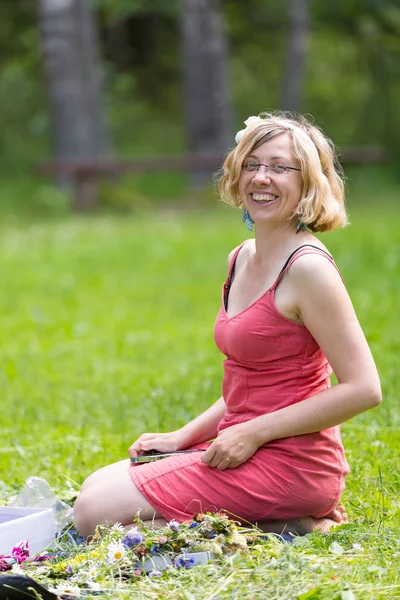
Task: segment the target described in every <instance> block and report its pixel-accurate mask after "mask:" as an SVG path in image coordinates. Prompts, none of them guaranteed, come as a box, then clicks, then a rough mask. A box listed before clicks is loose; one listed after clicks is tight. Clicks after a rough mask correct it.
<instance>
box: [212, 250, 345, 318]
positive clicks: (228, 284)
mask: <svg viewBox="0 0 400 600" xmlns="http://www.w3.org/2000/svg"><path fill="white" fill-rule="evenodd" d="M245 243H246V242H243V243H242V244H240V246H239V247H238V249H237V252H236V254H235V255H234V256H233V258H232V263H231V265H230V268H229V272H228V277H227V280H226V281H225V283H224V285H223V287H222V309H223V311H224V314H225V316H226V318H227V320H228V321H231V320H232V319H235V318H236V317H238V316H240V315H242V314H243V313H245V312H247V311H248V310H249V309H250V308H252V307H253V306H254V305H255V304H257V303H258V302H260V301H261V300H262V299H263V298H264V297H265V296H266V295H267V294H268V293H270V292H272V291H274V289H275V287H276V285H277V284H278V283H279V280H280V279H281V278H282V276H283V275H284V273H285V271H286V270H287V269H288V267H289V266H290V261H291V260H292V258H293V257H294V256H295V255H296V254H297V252H298V251H299V250H301V249H302V248H305V247H307V248H314V249H316V250H319V251H320V252H323V253H324V254H325V255H326V256H328V257H329V258H330V260H332V261H333V257H332V256H331V254H329V252H327V251H326V250H324V249H323V248H320V247H319V246H314V245H313V244H302V245H301V246H299V247H298V248H296V249H295V250H293V252H291V253H290V254H289V256H288V258H287V259H286V261H285V263H284V265H283V267H282V269H281V270H280V271H279V274H278V277H277V278H276V279H275V281H274V282H273V284H272V285H271V286H270V287H269V288H268V289H267V290H265V292H263V293H262V294H261V295H260V296H259V297H258V298H256V299H255V300H254V301H253V302H252V303H251V304H249V306H246V308H244V309H243V310H240V311H239V312H238V313H236V314H235V315H232V316H229V315H228V310H227V306H228V299H229V293H230V290H231V285H232V281H233V277H234V273H235V266H236V260H237V257H238V256H239V252H240V251H241V249H242V248H243V246H244V245H245ZM282 316H283V315H282ZM293 322H294V323H295V321H293Z"/></svg>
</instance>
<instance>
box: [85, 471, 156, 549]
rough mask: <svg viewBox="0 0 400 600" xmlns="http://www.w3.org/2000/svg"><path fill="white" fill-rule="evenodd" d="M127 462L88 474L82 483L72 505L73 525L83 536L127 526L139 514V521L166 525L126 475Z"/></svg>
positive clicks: (127, 474) (127, 473)
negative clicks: (105, 527) (98, 529)
mask: <svg viewBox="0 0 400 600" xmlns="http://www.w3.org/2000/svg"><path fill="white" fill-rule="evenodd" d="M128 469H129V460H122V461H120V462H118V463H114V464H112V465H109V466H107V467H104V468H102V469H99V470H98V471H96V472H95V473H93V474H92V475H90V476H89V477H88V478H87V479H86V480H85V482H84V484H83V486H82V489H81V492H80V493H79V495H78V497H77V499H76V502H75V506H74V517H75V526H76V528H77V530H78V531H79V533H80V534H81V535H82V536H83V537H88V536H91V535H93V533H94V531H95V529H96V526H97V525H99V524H102V525H107V524H112V523H121V524H122V525H128V524H129V523H132V521H133V520H134V519H135V517H136V515H137V513H139V515H140V518H141V520H142V521H152V520H153V519H154V520H155V524H156V525H162V524H165V523H166V520H165V519H163V517H162V515H161V514H160V513H159V512H157V511H156V510H155V508H153V507H152V506H151V504H149V502H148V501H147V500H146V498H145V497H144V496H143V494H141V493H140V491H139V490H138V489H137V487H136V486H135V484H134V483H133V481H132V479H131V478H130V475H129V472H128Z"/></svg>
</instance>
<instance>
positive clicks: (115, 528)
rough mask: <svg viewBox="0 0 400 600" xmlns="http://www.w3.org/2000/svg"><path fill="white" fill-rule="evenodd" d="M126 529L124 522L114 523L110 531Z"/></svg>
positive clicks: (116, 531)
mask: <svg viewBox="0 0 400 600" xmlns="http://www.w3.org/2000/svg"><path fill="white" fill-rule="evenodd" d="M124 531H125V527H124V526H123V525H122V523H118V522H117V523H114V525H112V526H111V527H110V532H111V533H124Z"/></svg>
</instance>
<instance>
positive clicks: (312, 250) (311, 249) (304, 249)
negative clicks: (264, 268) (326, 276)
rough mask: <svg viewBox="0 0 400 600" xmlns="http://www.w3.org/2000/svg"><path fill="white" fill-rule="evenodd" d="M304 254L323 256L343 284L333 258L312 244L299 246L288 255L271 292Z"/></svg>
mask: <svg viewBox="0 0 400 600" xmlns="http://www.w3.org/2000/svg"><path fill="white" fill-rule="evenodd" d="M306 254H319V255H320V256H324V257H325V258H326V259H327V260H329V262H330V263H331V264H332V265H333V266H334V267H335V269H336V270H337V272H338V273H339V275H340V278H341V280H342V281H343V283H344V280H343V277H342V274H341V273H340V271H339V269H338V268H337V266H336V264H335V261H334V260H333V256H331V255H330V254H329V252H327V251H326V250H323V249H322V248H320V247H319V246H314V245H313V244H303V245H302V246H299V247H298V248H296V250H293V252H292V253H291V254H290V255H289V257H288V258H287V260H286V262H285V264H284V265H283V267H282V269H281V271H280V273H279V275H278V277H277V279H276V281H275V283H274V284H273V286H272V287H271V290H274V289H275V288H276V286H277V285H278V283H279V282H280V280H281V279H282V277H283V276H284V274H285V273H286V272H287V271H288V270H289V269H290V267H291V266H292V264H293V263H294V261H295V260H297V259H298V258H300V256H305V255H306Z"/></svg>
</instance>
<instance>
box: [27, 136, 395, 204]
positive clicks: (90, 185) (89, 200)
mask: <svg viewBox="0 0 400 600" xmlns="http://www.w3.org/2000/svg"><path fill="white" fill-rule="evenodd" d="M340 160H341V163H342V164H343V165H359V164H377V163H384V162H388V160H389V157H388V155H387V153H386V151H385V150H384V149H382V148H377V147H354V148H347V149H345V150H343V151H342V153H341V155H340ZM223 161H224V156H223V155H221V154H218V155H217V154H216V155H210V154H208V155H196V154H191V155H187V156H153V157H148V158H147V157H146V158H134V159H127V160H124V159H96V158H94V159H90V158H86V159H81V160H71V161H67V160H65V161H49V162H43V163H40V164H38V165H37V167H36V170H37V172H38V173H39V174H40V175H46V176H51V177H53V178H55V179H56V180H58V181H60V180H62V179H64V180H65V181H68V182H70V183H71V184H72V187H73V208H74V210H77V211H89V210H93V209H94V208H96V206H97V198H98V183H99V181H100V179H102V178H103V177H115V176H118V175H121V174H123V173H149V172H171V171H175V172H181V171H185V172H188V173H195V172H198V173H201V172H207V171H208V172H215V171H217V170H218V169H219V168H220V167H221V165H222V163H223Z"/></svg>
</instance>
